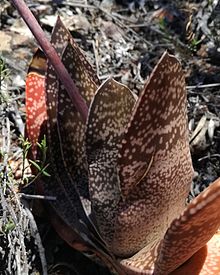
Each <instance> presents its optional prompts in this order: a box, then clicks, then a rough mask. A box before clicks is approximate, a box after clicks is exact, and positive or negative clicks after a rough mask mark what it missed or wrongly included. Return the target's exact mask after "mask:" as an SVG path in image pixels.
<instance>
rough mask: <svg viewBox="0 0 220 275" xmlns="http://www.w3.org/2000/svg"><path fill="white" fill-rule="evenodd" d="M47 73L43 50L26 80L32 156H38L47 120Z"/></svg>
mask: <svg viewBox="0 0 220 275" xmlns="http://www.w3.org/2000/svg"><path fill="white" fill-rule="evenodd" d="M45 71H46V58H45V56H44V54H43V52H42V51H41V50H39V49H38V50H37V51H36V53H35V54H34V56H33V59H32V61H31V63H30V66H29V70H28V75H27V78H26V87H25V99H26V103H25V106H26V136H27V138H28V140H29V141H30V142H31V144H32V146H31V154H32V156H31V157H32V158H33V159H35V158H36V156H37V145H36V143H37V142H38V139H39V137H40V135H41V127H42V124H43V122H44V121H45V120H46V118H47V114H46V103H45V90H44V86H45Z"/></svg>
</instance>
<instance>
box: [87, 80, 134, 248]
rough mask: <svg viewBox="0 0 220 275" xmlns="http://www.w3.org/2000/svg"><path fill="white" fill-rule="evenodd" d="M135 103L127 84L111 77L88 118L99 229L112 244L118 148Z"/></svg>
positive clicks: (117, 197)
mask: <svg viewBox="0 0 220 275" xmlns="http://www.w3.org/2000/svg"><path fill="white" fill-rule="evenodd" d="M134 103H135V99H134V96H133V95H132V93H131V92H130V90H129V89H128V88H127V87H125V86H123V85H121V84H119V83H118V82H116V81H114V80H113V79H108V80H107V81H106V82H105V83H103V85H102V86H101V87H100V88H99V89H98V91H97V93H96V95H95V97H94V99H93V101H92V103H91V107H90V110H89V117H88V121H87V129H86V153H87V158H88V164H89V191H90V197H91V202H92V208H93V210H94V212H95V215H96V219H97V223H98V226H99V229H100V232H101V234H102V236H103V238H104V239H105V240H106V241H107V242H108V244H109V245H110V243H111V240H112V237H113V233H114V230H115V229H114V219H115V215H116V213H117V209H118V203H119V200H120V199H121V192H120V185H119V178H118V174H117V157H118V148H119V145H120V143H121V140H122V136H123V133H124V130H125V127H126V125H127V123H128V121H129V118H130V114H131V112H132V109H133V106H134Z"/></svg>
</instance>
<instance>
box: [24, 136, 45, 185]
mask: <svg viewBox="0 0 220 275" xmlns="http://www.w3.org/2000/svg"><path fill="white" fill-rule="evenodd" d="M19 140H20V142H21V147H22V149H23V167H22V180H23V181H26V180H25V179H24V171H25V159H27V157H28V152H29V149H30V148H31V143H30V142H29V141H28V139H25V138H24V137H20V138H19ZM37 146H38V147H39V149H40V154H41V156H42V159H41V160H31V159H28V161H29V162H30V163H31V165H32V166H33V167H34V168H35V169H36V170H37V174H36V176H34V178H33V179H32V180H31V181H30V182H28V184H31V183H32V182H34V181H35V180H36V179H37V178H38V177H39V176H40V175H44V176H46V177H50V174H49V173H48V172H47V171H46V169H47V167H48V166H49V164H46V157H47V149H48V147H47V142H46V136H44V138H43V139H42V140H41V142H40V143H39V142H37Z"/></svg>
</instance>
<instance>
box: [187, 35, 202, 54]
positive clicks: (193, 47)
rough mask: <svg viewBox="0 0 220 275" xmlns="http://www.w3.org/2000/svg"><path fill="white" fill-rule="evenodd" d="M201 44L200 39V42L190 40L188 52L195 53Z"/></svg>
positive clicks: (194, 39)
mask: <svg viewBox="0 0 220 275" xmlns="http://www.w3.org/2000/svg"><path fill="white" fill-rule="evenodd" d="M201 42H202V39H200V40H198V39H196V38H193V39H192V40H191V42H190V46H189V47H190V50H191V51H192V52H197V49H198V45H199V44H201Z"/></svg>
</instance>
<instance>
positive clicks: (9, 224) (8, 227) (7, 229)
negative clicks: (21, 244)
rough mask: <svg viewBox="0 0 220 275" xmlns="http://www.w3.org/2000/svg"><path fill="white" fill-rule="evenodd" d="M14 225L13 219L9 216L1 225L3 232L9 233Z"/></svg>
mask: <svg viewBox="0 0 220 275" xmlns="http://www.w3.org/2000/svg"><path fill="white" fill-rule="evenodd" d="M15 227H16V225H15V223H14V222H13V220H12V219H11V218H10V219H9V221H8V222H7V223H6V224H5V225H4V226H3V227H2V229H3V232H4V233H9V232H10V231H12V230H14V229H15Z"/></svg>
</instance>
